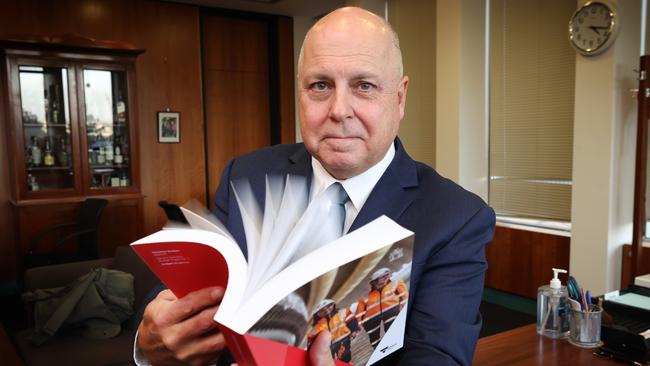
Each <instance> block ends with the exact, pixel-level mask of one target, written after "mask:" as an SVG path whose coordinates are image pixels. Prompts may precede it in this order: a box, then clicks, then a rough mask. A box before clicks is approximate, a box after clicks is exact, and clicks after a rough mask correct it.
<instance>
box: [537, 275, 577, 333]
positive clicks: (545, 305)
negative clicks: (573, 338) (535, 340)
mask: <svg viewBox="0 0 650 366" xmlns="http://www.w3.org/2000/svg"><path fill="white" fill-rule="evenodd" d="M558 273H567V271H566V270H564V269H559V268H553V278H552V279H551V281H550V283H549V284H548V285H545V286H542V287H540V288H539V289H538V290H537V333H538V334H541V335H544V336H547V337H549V338H554V339H557V338H565V337H567V336H568V335H569V296H568V292H567V288H566V286H562V282H560V279H559V278H558Z"/></svg>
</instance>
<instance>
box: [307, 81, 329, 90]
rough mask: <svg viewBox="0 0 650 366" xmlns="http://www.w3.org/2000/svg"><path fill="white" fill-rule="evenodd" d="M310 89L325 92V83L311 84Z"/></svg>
mask: <svg viewBox="0 0 650 366" xmlns="http://www.w3.org/2000/svg"><path fill="white" fill-rule="evenodd" d="M311 88H312V89H313V90H316V91H323V90H327V83H326V82H324V81H317V82H315V83H313V84H311Z"/></svg>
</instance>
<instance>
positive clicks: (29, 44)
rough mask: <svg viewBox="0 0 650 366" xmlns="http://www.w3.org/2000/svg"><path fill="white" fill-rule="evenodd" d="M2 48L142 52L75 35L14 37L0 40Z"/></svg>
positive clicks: (134, 53) (126, 46)
mask: <svg viewBox="0 0 650 366" xmlns="http://www.w3.org/2000/svg"><path fill="white" fill-rule="evenodd" d="M0 47H2V48H21V49H25V50H39V51H40V50H48V51H66V52H67V51H70V50H77V51H79V52H82V53H90V54H101V53H104V54H106V53H111V54H124V55H138V54H140V53H143V52H144V50H143V49H140V48H136V47H135V46H133V45H132V44H130V43H126V42H117V41H109V40H98V39H94V38H89V37H83V36H80V35H77V34H63V35H55V36H40V37H39V36H32V35H14V36H9V37H7V38H6V39H2V40H0Z"/></svg>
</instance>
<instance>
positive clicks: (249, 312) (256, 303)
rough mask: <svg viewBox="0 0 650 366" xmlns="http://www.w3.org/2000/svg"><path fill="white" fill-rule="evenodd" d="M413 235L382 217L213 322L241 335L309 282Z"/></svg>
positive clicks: (298, 265) (315, 253)
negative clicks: (276, 305)
mask: <svg viewBox="0 0 650 366" xmlns="http://www.w3.org/2000/svg"><path fill="white" fill-rule="evenodd" d="M412 235H413V233H412V232H411V231H409V230H407V229H405V228H403V227H401V226H400V225H398V224H397V223H395V222H394V221H392V220H391V219H389V218H387V217H385V216H381V217H379V218H377V219H375V220H374V221H372V222H370V223H368V224H367V225H364V226H363V227H361V228H359V229H357V230H355V231H353V232H351V233H349V234H347V235H345V236H343V237H341V238H339V239H337V240H335V241H333V242H331V243H329V244H327V245H325V246H323V247H320V248H318V249H316V250H315V251H313V252H312V253H310V254H308V255H306V256H304V257H303V258H301V259H300V260H298V261H296V262H294V263H292V264H291V265H290V266H288V267H287V268H285V269H284V270H282V271H281V272H280V273H278V274H277V275H276V276H274V277H273V278H272V279H271V280H269V281H268V282H267V283H266V284H264V285H263V286H262V287H261V288H260V289H259V291H257V292H255V293H254V294H253V295H252V296H247V297H246V298H245V299H244V302H243V303H242V306H241V307H240V308H239V309H238V310H237V311H236V312H233V313H229V312H225V311H222V310H221V309H220V310H219V312H218V313H217V314H216V316H215V320H216V321H217V322H219V323H221V324H223V325H225V326H227V327H229V328H230V329H232V330H233V331H235V332H238V333H240V334H244V333H245V332H247V331H248V330H249V329H250V328H251V327H252V326H253V324H255V323H256V322H257V320H259V319H260V318H261V317H262V316H263V315H264V314H265V313H266V312H267V311H269V310H270V309H271V308H272V307H273V306H274V305H275V304H277V303H278V302H279V301H280V300H282V299H284V298H285V297H287V296H288V295H289V294H290V293H291V292H293V291H295V290H296V289H298V288H300V287H301V286H303V285H305V284H306V283H308V282H310V281H311V280H313V279H315V278H318V277H319V276H321V275H323V274H325V273H327V272H330V271H331V270H333V269H336V268H338V267H341V266H343V265H344V264H346V263H349V262H351V261H352V260H355V259H358V258H361V257H364V256H366V255H368V254H370V253H372V252H375V251H377V250H379V249H381V248H384V247H387V246H389V245H392V244H393V243H396V242H398V241H400V240H402V239H405V238H407V237H409V236H412Z"/></svg>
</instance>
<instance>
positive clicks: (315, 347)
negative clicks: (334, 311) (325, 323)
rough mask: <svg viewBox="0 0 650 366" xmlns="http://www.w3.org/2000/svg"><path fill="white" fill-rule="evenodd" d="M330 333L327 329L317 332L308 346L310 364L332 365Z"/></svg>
mask: <svg viewBox="0 0 650 366" xmlns="http://www.w3.org/2000/svg"><path fill="white" fill-rule="evenodd" d="M331 344H332V335H331V334H330V332H328V331H322V332H320V333H319V334H318V336H317V337H316V339H315V340H314V343H312V344H311V347H310V348H309V361H310V362H311V365H312V366H334V359H333V358H332V351H331V350H330V345H331Z"/></svg>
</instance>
